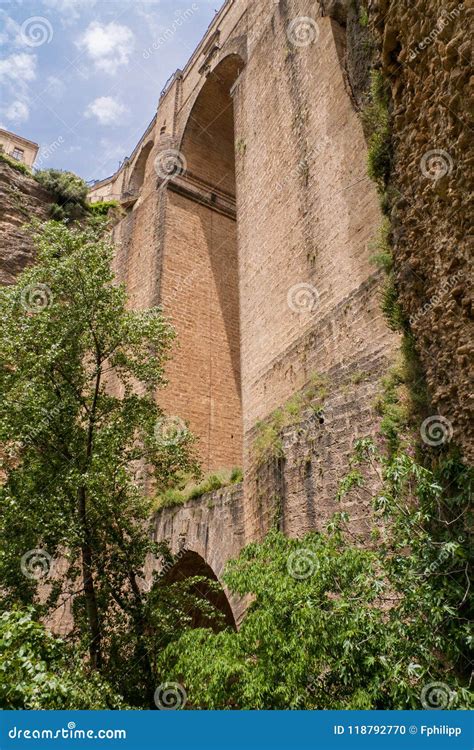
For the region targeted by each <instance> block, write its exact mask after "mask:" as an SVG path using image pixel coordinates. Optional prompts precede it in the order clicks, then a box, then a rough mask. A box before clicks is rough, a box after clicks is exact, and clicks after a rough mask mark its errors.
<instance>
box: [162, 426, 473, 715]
mask: <svg viewBox="0 0 474 750" xmlns="http://www.w3.org/2000/svg"><path fill="white" fill-rule="evenodd" d="M367 464H368V465H370V466H372V468H373V469H374V470H375V471H376V473H377V474H380V479H381V481H382V483H383V490H382V491H381V492H380V494H378V495H377V496H376V497H375V498H374V516H373V523H374V529H373V531H374V532H378V533H374V540H376V541H374V543H373V544H372V545H371V547H372V548H369V547H368V540H367V538H361V539H360V540H357V539H356V540H355V541H354V540H353V541H352V542H351V541H349V539H350V537H349V534H348V531H349V530H348V529H347V528H346V527H345V526H346V523H347V521H348V519H347V517H346V516H345V515H344V514H337V515H336V516H335V518H334V519H333V521H332V522H331V523H330V525H329V527H328V530H327V532H326V533H321V534H318V533H311V534H308V535H307V536H305V537H304V538H303V539H301V540H294V539H288V538H287V537H285V536H284V535H283V534H282V533H280V532H278V531H272V532H271V533H270V534H269V535H268V536H267V538H266V539H265V540H264V542H263V543H261V544H252V545H250V546H249V547H247V548H245V549H244V550H243V552H242V553H241V555H240V557H239V559H238V560H237V561H234V562H232V563H231V564H230V565H229V566H228V569H227V571H226V575H225V577H224V578H225V581H226V583H227V586H228V588H229V589H230V591H232V592H234V593H236V594H239V595H241V596H245V595H250V596H251V599H252V604H251V606H250V609H249V611H248V613H247V616H246V618H245V619H244V621H243V624H242V626H241V629H240V631H239V632H238V633H235V632H231V631H223V632H220V633H217V634H215V633H212V632H211V631H210V630H206V629H199V630H193V631H188V632H186V633H184V634H183V635H182V636H181V638H180V639H179V640H177V641H174V642H172V643H170V645H169V646H168V647H167V648H166V649H165V651H164V652H163V653H162V654H161V656H160V660H161V662H160V663H161V669H162V672H163V673H165V674H167V676H168V679H169V680H175V681H178V682H181V683H182V684H183V686H184V687H185V689H186V691H187V693H188V700H189V702H190V703H191V704H193V705H194V706H195V707H199V708H204V709H219V708H227V709H287V708H294V709H417V708H418V709H419V708H422V707H425V708H426V707H432V708H434V707H439V708H467V707H468V706H469V705H471V695H470V693H469V691H468V685H469V661H468V657H467V655H468V654H469V653H470V648H471V646H472V635H471V632H470V628H469V621H470V619H471V615H472V612H470V610H469V596H468V595H469V567H468V563H469V544H468V536H467V529H468V527H469V522H468V519H467V517H466V516H467V511H468V505H467V500H468V498H469V486H470V479H471V472H470V471H469V469H468V468H467V467H466V466H465V465H464V464H462V463H460V462H458V461H456V460H455V458H454V457H445V459H444V460H443V461H440V462H439V464H438V465H437V467H436V468H435V469H433V470H430V469H427V468H424V467H422V466H421V465H420V464H419V463H417V462H416V461H415V460H414V458H412V457H410V456H409V455H407V454H406V453H404V452H401V453H400V454H397V455H395V456H393V457H390V458H388V457H387V456H386V455H385V454H382V453H380V452H379V451H378V450H377V448H376V446H375V445H374V444H373V442H372V441H370V440H363V441H360V442H359V443H358V445H357V449H356V454H355V456H354V466H353V470H352V471H351V472H350V474H349V475H348V478H347V479H346V480H344V482H343V483H342V486H341V493H340V494H341V496H342V495H343V494H345V493H347V492H349V491H351V490H355V492H356V496H357V494H358V493H362V492H363V491H364V490H367V488H365V486H364V485H365V480H364V476H363V473H362V471H361V469H362V468H363V466H364V465H367ZM357 466H358V467H359V468H357ZM367 491H368V490H367ZM362 499H364V500H365V498H362V497H361V500H362ZM359 507H363V506H359ZM384 531H385V536H386V541H381V540H380V539H378V536H379V535H380V534H382V533H384Z"/></svg>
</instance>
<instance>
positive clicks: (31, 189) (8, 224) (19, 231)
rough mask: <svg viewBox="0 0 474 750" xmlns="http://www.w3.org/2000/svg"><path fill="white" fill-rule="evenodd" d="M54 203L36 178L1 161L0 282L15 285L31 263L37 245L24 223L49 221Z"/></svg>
mask: <svg viewBox="0 0 474 750" xmlns="http://www.w3.org/2000/svg"><path fill="white" fill-rule="evenodd" d="M52 202H53V199H52V198H51V196H50V195H49V193H48V192H47V190H45V189H44V188H43V187H41V185H39V184H38V183H37V182H36V180H34V179H33V177H30V176H29V175H26V174H23V173H22V172H20V171H18V170H17V169H14V168H13V167H11V166H10V165H9V164H7V163H6V162H4V161H3V160H2V161H0V284H12V283H13V282H14V281H15V277H16V276H17V275H18V274H19V273H20V272H21V271H22V270H23V269H24V268H25V267H26V266H27V265H28V264H29V263H31V262H32V260H33V257H34V246H33V243H32V241H31V232H29V231H28V229H27V228H26V227H25V224H27V223H28V222H29V221H31V219H35V218H37V219H41V220H46V219H47V218H48V216H49V209H50V206H51V203H52Z"/></svg>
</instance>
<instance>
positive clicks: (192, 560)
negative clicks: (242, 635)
mask: <svg viewBox="0 0 474 750" xmlns="http://www.w3.org/2000/svg"><path fill="white" fill-rule="evenodd" d="M194 576H200V577H203V578H207V579H209V581H213V582H217V583H218V584H219V590H218V591H216V590H215V587H212V589H211V587H208V586H206V584H205V582H202V583H198V584H195V585H194V586H193V591H194V592H195V593H196V594H198V595H199V596H200V597H202V598H203V599H206V600H207V601H208V602H210V603H211V604H212V605H213V606H214V607H216V609H218V610H219V611H220V612H221V613H222V614H223V616H224V622H225V626H226V627H230V628H233V629H234V630H236V629H237V625H236V621H235V617H234V613H233V611H232V607H231V605H230V602H229V599H228V598H227V594H226V592H225V591H224V588H223V587H222V584H221V583H220V581H219V579H218V577H217V576H216V574H215V573H214V571H213V570H212V568H211V566H210V565H208V563H207V562H206V561H205V560H204V558H203V557H201V555H200V554H198V553H197V552H195V551H193V550H190V549H183V550H182V551H181V552H180V553H178V555H177V556H176V562H175V563H174V564H173V565H172V566H171V567H170V568H169V569H168V570H167V571H166V573H165V574H164V575H163V576H162V577H161V581H160V584H161V585H169V584H172V583H177V582H179V581H184V580H185V579H187V578H192V577H194ZM189 614H190V615H191V617H192V627H193V628H200V627H212V623H210V622H209V621H208V620H207V619H206V618H205V617H203V615H202V612H201V611H200V610H199V609H197V608H196V609H192V610H190V612H189Z"/></svg>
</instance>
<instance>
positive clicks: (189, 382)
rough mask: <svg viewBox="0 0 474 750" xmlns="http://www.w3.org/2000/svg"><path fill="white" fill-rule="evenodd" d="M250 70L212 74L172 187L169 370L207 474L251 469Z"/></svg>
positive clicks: (238, 67)
mask: <svg viewBox="0 0 474 750" xmlns="http://www.w3.org/2000/svg"><path fill="white" fill-rule="evenodd" d="M243 67H244V62H243V60H242V58H241V57H240V56H239V55H237V54H232V55H229V56H227V57H225V58H224V59H223V60H222V61H221V62H220V63H219V64H218V65H217V66H216V67H215V68H214V69H213V70H212V71H211V72H210V73H209V74H208V76H207V78H206V79H205V82H204V84H203V85H202V87H201V89H200V91H199V93H198V94H197V96H196V99H195V101H194V104H193V106H192V109H191V111H190V113H189V115H188V117H187V120H186V124H185V125H184V128H183V131H182V136H181V138H180V140H179V141H178V145H179V151H180V157H181V158H182V162H183V164H184V165H185V168H184V170H183V171H182V172H180V173H179V174H178V175H175V176H174V177H173V178H172V179H170V180H169V182H168V185H167V189H168V202H167V227H168V232H169V234H168V236H169V237H170V238H171V242H172V251H171V252H170V253H169V254H168V255H166V254H165V259H164V267H163V275H162V278H163V283H162V300H163V309H164V311H165V313H167V314H168V315H169V317H170V318H171V320H172V323H173V325H174V328H175V331H176V334H177V339H178V341H179V343H180V351H179V352H177V353H176V355H175V357H174V359H173V362H172V363H170V366H169V368H168V379H169V383H170V388H169V392H170V393H171V392H172V394H173V401H172V406H170V408H172V409H173V410H175V413H178V414H180V415H182V416H183V417H184V418H185V419H186V420H187V421H188V422H189V424H190V427H191V430H192V431H193V432H194V433H195V434H196V435H197V436H198V437H199V451H200V454H201V461H202V467H203V470H204V471H205V472H206V473H210V472H213V471H216V470H220V469H229V468H233V467H237V466H241V465H242V454H243V438H242V407H241V374H240V309H239V308H240V305H239V274H238V253H237V222H238V216H237V210H236V158H235V123H234V100H233V98H232V94H231V89H232V87H233V85H234V83H235V81H236V79H237V78H238V76H239V75H240V73H241V71H242V69H243ZM190 289H191V290H192V293H190ZM165 398H166V394H165ZM166 405H167V404H166V403H164V406H165V408H166Z"/></svg>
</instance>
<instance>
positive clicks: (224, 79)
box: [180, 54, 244, 200]
mask: <svg viewBox="0 0 474 750" xmlns="http://www.w3.org/2000/svg"><path fill="white" fill-rule="evenodd" d="M243 67H244V62H243V60H242V58H241V57H240V56H239V55H237V54H232V55H229V56H228V57H226V58H224V60H222V62H220V63H219V65H218V66H217V67H216V68H215V69H214V70H212V71H211V72H210V73H209V75H208V77H207V79H206V82H205V84H204V86H203V87H202V89H201V91H200V93H199V95H198V97H197V99H196V101H195V103H194V106H193V108H192V110H191V114H190V115H189V118H188V121H187V124H186V129H185V131H184V134H183V137H182V141H181V149H180V150H181V152H182V154H183V155H184V157H185V159H186V164H187V176H188V177H189V178H191V179H192V178H195V179H198V180H201V181H202V182H204V183H207V184H208V185H210V186H212V187H213V188H215V189H218V190H219V191H222V192H224V193H228V194H229V195H231V196H232V197H233V199H234V200H235V193H236V188H235V124H234V102H233V99H232V96H231V89H232V87H233V85H234V83H235V81H236V80H237V78H238V77H239V75H240V73H241V72H242V69H243Z"/></svg>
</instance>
